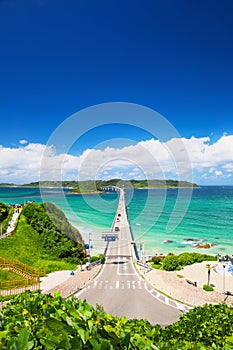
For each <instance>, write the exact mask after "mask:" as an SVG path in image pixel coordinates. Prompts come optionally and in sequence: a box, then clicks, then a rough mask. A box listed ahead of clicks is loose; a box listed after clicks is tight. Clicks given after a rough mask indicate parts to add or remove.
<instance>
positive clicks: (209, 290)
mask: <svg viewBox="0 0 233 350" xmlns="http://www.w3.org/2000/svg"><path fill="white" fill-rule="evenodd" d="M203 289H204V290H205V291H206V292H213V291H214V288H213V287H212V286H208V284H204V285H203Z"/></svg>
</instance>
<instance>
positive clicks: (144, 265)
mask: <svg viewBox="0 0 233 350" xmlns="http://www.w3.org/2000/svg"><path fill="white" fill-rule="evenodd" d="M137 264H138V265H140V266H142V267H145V268H146V269H148V270H150V271H151V270H153V267H152V266H151V265H150V264H147V263H143V262H141V261H140V260H137Z"/></svg>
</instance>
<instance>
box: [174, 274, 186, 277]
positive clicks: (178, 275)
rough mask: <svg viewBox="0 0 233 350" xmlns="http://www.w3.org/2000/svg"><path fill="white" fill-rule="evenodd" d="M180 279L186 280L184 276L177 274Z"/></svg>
mask: <svg viewBox="0 0 233 350" xmlns="http://www.w3.org/2000/svg"><path fill="white" fill-rule="evenodd" d="M176 276H177V277H178V278H184V276H183V275H180V274H177V275H176Z"/></svg>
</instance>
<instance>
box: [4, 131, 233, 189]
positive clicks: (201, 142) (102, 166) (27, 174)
mask: <svg viewBox="0 0 233 350" xmlns="http://www.w3.org/2000/svg"><path fill="white" fill-rule="evenodd" d="M22 141H26V140H21V142H20V144H21V146H20V147H19V148H9V147H3V146H0V169H1V171H0V182H13V183H27V182H31V181H38V180H39V177H40V170H41V160H42V159H43V170H44V174H42V179H45V178H46V179H51V180H56V179H58V178H60V177H61V174H62V179H78V178H79V179H88V178H89V179H90V178H92V179H93V178H98V177H102V178H106V177H107V178H111V177H122V178H125V179H127V178H128V179H129V178H143V177H147V178H161V179H162V178H168V177H169V178H180V179H186V180H190V179H188V178H186V177H187V176H188V174H190V173H191V172H190V169H192V170H193V172H194V176H195V177H194V181H195V182H197V183H198V182H199V181H198V180H199V179H205V182H206V183H208V181H209V183H210V184H211V183H214V182H215V181H219V182H221V181H222V180H223V179H224V178H225V179H227V178H228V179H230V177H231V173H232V172H233V135H223V136H222V137H221V138H219V139H218V140H217V141H216V142H215V143H212V144H211V142H210V138H209V137H202V138H196V137H191V138H190V139H186V138H182V139H171V140H169V141H168V142H166V143H161V142H160V141H159V140H154V139H151V140H147V141H141V142H138V143H136V144H134V145H130V146H125V147H123V148H114V145H113V146H111V147H109V146H108V147H106V148H105V149H103V150H96V149H86V150H85V151H84V152H83V154H81V155H80V156H75V155H70V154H67V155H66V154H58V155H57V154H56V152H55V149H54V148H53V147H49V148H46V146H45V145H43V144H38V143H29V144H26V143H25V144H24V143H23V142H22ZM110 142H111V141H110ZM45 150H46V153H44V152H45Z"/></svg>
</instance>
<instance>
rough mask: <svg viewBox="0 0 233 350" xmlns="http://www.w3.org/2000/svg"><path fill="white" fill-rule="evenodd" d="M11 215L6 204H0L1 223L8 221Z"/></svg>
mask: <svg viewBox="0 0 233 350" xmlns="http://www.w3.org/2000/svg"><path fill="white" fill-rule="evenodd" d="M8 213H9V207H8V205H6V204H5V203H2V202H0V221H3V220H5V219H6V217H7V215H8Z"/></svg>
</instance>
